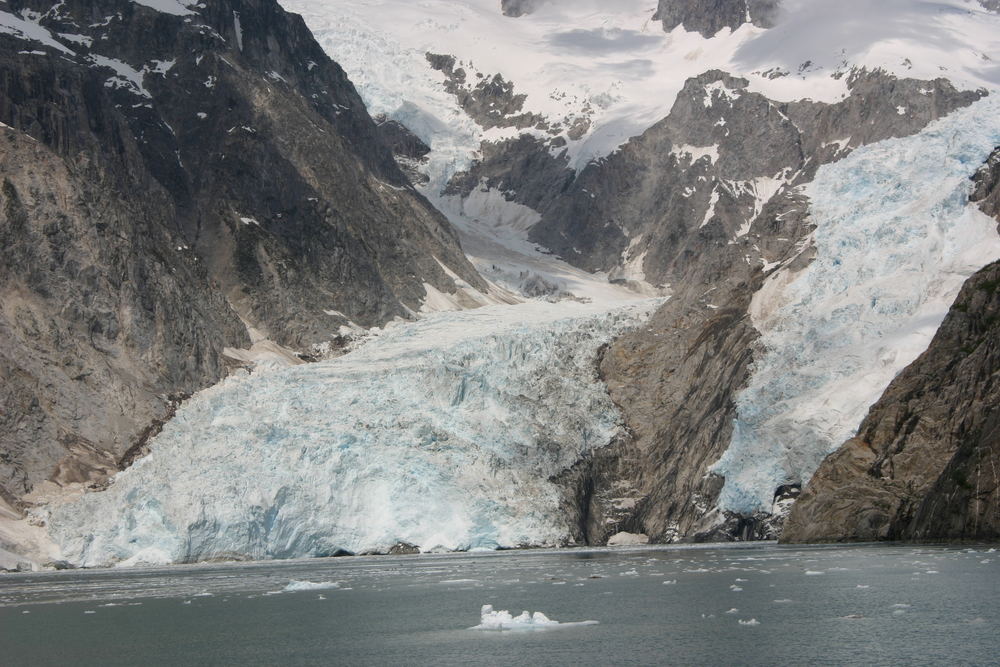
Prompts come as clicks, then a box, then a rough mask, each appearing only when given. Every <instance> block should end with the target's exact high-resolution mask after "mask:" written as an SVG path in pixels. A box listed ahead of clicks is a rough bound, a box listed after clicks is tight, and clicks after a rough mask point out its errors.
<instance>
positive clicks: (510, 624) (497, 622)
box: [469, 604, 598, 631]
mask: <svg viewBox="0 0 1000 667" xmlns="http://www.w3.org/2000/svg"><path fill="white" fill-rule="evenodd" d="M597 623H598V622H597V621H573V622H568V623H560V622H559V621H554V620H552V619H551V618H549V617H548V616H546V615H545V614H543V613H542V612H540V611H536V612H535V613H534V614H532V613H531V612H530V611H523V612H521V614H520V615H519V616H513V615H511V613H510V612H509V611H507V610H506V609H504V610H501V611H494V610H493V605H491V604H484V605H483V607H482V609H481V610H480V612H479V625H475V626H473V627H471V628H469V629H470V630H498V631H502V630H553V629H556V628H570V627H577V626H581V625H597Z"/></svg>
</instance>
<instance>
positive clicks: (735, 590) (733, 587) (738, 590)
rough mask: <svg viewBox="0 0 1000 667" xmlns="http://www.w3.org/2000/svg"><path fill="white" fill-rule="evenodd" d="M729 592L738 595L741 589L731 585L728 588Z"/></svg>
mask: <svg viewBox="0 0 1000 667" xmlns="http://www.w3.org/2000/svg"><path fill="white" fill-rule="evenodd" d="M729 590H731V591H732V592H734V593H739V592H740V591H742V590H743V589H742V588H740V587H739V586H737V585H736V584H733V585H732V586H730V587H729Z"/></svg>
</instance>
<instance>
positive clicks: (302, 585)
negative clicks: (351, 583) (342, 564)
mask: <svg viewBox="0 0 1000 667" xmlns="http://www.w3.org/2000/svg"><path fill="white" fill-rule="evenodd" d="M331 588H340V582H339V581H318V582H317V581H299V580H297V579H292V580H291V581H290V582H288V585H287V586H285V587H284V589H282V590H284V591H285V592H286V593H294V592H295V591H322V590H328V589H331Z"/></svg>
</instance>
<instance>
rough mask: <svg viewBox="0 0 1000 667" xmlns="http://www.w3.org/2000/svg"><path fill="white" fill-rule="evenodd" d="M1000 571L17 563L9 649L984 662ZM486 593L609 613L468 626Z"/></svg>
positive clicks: (176, 659) (474, 562) (975, 551)
mask: <svg viewBox="0 0 1000 667" xmlns="http://www.w3.org/2000/svg"><path fill="white" fill-rule="evenodd" d="M998 575H1000V551H995V550H993V549H990V548H989V547H976V548H945V547H913V546H857V547H810V548H792V547H778V546H774V545H754V546H744V547H719V546H712V547H702V548H690V547H689V548H648V549H635V550H620V549H618V550H565V551H521V552H506V553H490V554H450V555H437V556H401V557H371V558H338V559H324V560H312V561H294V562H272V563H253V564H220V565H195V566H177V567H170V568H155V569H133V570H104V571H75V572H47V573H36V574H10V575H0V664H3V665H7V666H14V665H46V664H62V665H67V664H73V665H80V664H128V665H140V664H141V665H161V664H162V665H210V664H219V665H221V664H240V665H294V664H325V665H368V664H371V665H376V664H377V665H386V664H403V665H430V664H435V665H507V664H510V665H518V664H537V665H595V664H613V665H785V664H793V663H802V664H810V665H812V664H818V665H843V664H864V665H882V664H886V665H888V664H907V665H931V664H934V665H988V664H997V663H998V657H1000V638H998V634H997V630H998V623H1000V598H998V593H1000V576H998ZM292 581H308V582H313V583H316V584H324V583H326V584H329V585H334V584H336V585H339V588H329V589H320V590H306V591H298V592H290V591H285V590H284V589H285V588H286V587H287V586H288V585H289V583H290V582H292ZM664 582H671V583H664ZM673 582H675V583H673ZM483 604H492V605H493V606H494V607H495V608H496V609H508V610H510V611H511V612H513V613H514V614H517V613H519V612H520V611H521V610H524V609H527V610H531V611H543V612H544V613H545V614H546V615H548V616H549V617H550V618H552V619H554V620H557V621H561V622H575V621H584V620H594V621H598V624H596V625H586V626H570V627H565V628H561V627H555V628H554V629H547V630H535V631H532V630H522V631H509V632H485V631H480V630H471V629H469V628H470V627H471V626H474V625H477V624H478V623H479V620H480V607H481V606H482V605H483ZM731 610H735V611H731ZM727 612H729V613H727ZM751 619H754V620H755V621H756V623H757V624H755V625H753V624H751V625H745V624H741V623H740V621H744V622H745V623H746V622H749V621H750V620H751Z"/></svg>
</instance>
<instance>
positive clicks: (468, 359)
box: [49, 301, 658, 566]
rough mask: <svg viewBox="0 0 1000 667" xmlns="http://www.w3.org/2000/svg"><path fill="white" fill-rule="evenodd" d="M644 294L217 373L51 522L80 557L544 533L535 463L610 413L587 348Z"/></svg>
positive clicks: (570, 446) (177, 556)
mask: <svg viewBox="0 0 1000 667" xmlns="http://www.w3.org/2000/svg"><path fill="white" fill-rule="evenodd" d="M657 303H658V301H637V302H633V303H631V304H628V305H624V306H620V307H617V308H613V309H611V310H610V311H609V310H608V307H607V305H601V304H582V303H577V302H572V301H569V302H560V303H557V304H549V303H543V302H530V303H525V304H520V305H516V306H503V307H487V308H481V309H478V310H475V311H467V312H451V313H439V314H435V315H431V316H428V317H427V318H425V319H422V320H420V321H418V322H415V323H405V324H403V323H400V324H397V325H393V326H389V327H387V328H386V329H385V330H384V331H382V332H380V333H378V334H376V335H374V336H373V337H372V339H371V340H370V341H369V342H367V343H366V344H364V345H363V346H361V347H360V348H358V349H357V350H355V351H353V352H351V353H349V354H347V355H345V356H343V357H339V358H337V359H333V360H330V361H326V362H322V363H317V364H311V365H307V366H297V367H293V368H286V369H274V370H270V371H267V370H265V371H263V372H255V373H253V374H240V375H237V376H233V377H231V378H229V379H227V380H226V381H225V382H223V383H221V384H220V385H218V386H216V387H213V388H211V389H208V390H205V391H203V392H201V393H200V394H198V395H196V396H195V397H194V398H193V399H192V400H191V401H190V402H189V403H188V404H186V405H185V406H184V407H183V408H182V409H181V410H179V411H178V413H177V416H176V418H175V419H174V420H172V421H171V422H170V423H168V424H167V426H166V427H165V428H164V430H163V432H162V434H161V435H160V436H158V438H157V439H156V440H155V441H154V443H153V447H152V453H151V454H150V455H149V456H148V457H146V458H145V459H142V460H140V461H139V462H137V463H136V464H135V465H134V466H133V467H132V468H130V469H128V470H126V471H124V472H122V473H120V474H119V475H118V476H117V477H116V478H115V479H114V483H113V484H112V486H111V487H110V488H109V489H108V490H106V491H104V492H99V493H90V494H87V495H85V496H83V497H82V498H81V499H79V500H78V501H76V502H73V503H71V504H66V505H62V506H59V507H55V508H53V509H52V511H51V516H50V517H49V526H50V531H51V534H52V535H53V537H54V538H55V539H56V541H57V542H59V543H60V545H61V546H62V549H63V552H64V556H65V557H66V558H67V559H69V560H70V561H72V562H74V563H77V564H80V565H87V566H97V565H107V564H111V563H116V562H122V561H125V562H127V563H139V562H192V561H199V560H208V559H216V558H254V559H265V558H293V557H305V556H324V555H330V554H334V553H338V552H342V551H349V552H354V553H357V552H364V551H383V552H384V551H388V550H389V549H390V548H392V547H393V546H394V545H396V544H398V543H407V544H412V545H418V546H419V547H420V548H421V549H423V550H425V551H428V550H453V549H479V548H486V549H493V548H496V547H512V546H517V545H521V544H533V545H556V544H559V543H560V542H563V541H565V540H566V539H567V535H568V534H569V529H568V526H567V525H565V524H566V522H567V517H566V516H565V515H561V514H560V511H559V501H560V497H561V496H560V489H559V488H558V487H557V486H556V485H555V484H554V483H552V482H550V481H549V478H550V477H551V476H553V475H555V474H557V473H559V472H560V471H562V470H564V469H566V468H567V467H569V466H571V465H572V464H573V463H575V462H576V461H577V460H579V458H580V457H581V456H582V455H584V454H585V453H586V452H588V451H589V450H592V449H594V448H598V447H602V446H604V445H606V444H607V443H608V442H609V441H610V440H611V438H612V437H613V436H614V434H615V433H616V432H617V430H618V428H619V415H618V412H617V410H616V409H615V407H614V405H613V404H612V402H611V400H610V398H609V397H608V395H607V392H606V389H605V387H604V385H603V383H601V381H600V380H599V378H598V377H597V370H596V369H597V364H596V361H597V355H598V350H599V348H600V347H601V345H603V344H604V343H606V342H608V341H609V340H610V339H611V338H612V337H613V336H615V335H616V334H617V333H620V332H621V331H622V330H623V329H625V328H627V327H629V326H631V325H633V324H634V323H636V322H637V321H638V320H639V319H640V318H641V317H642V316H644V315H645V314H646V313H647V312H648V311H649V309H651V308H653V307H655V305H656V304H657Z"/></svg>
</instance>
